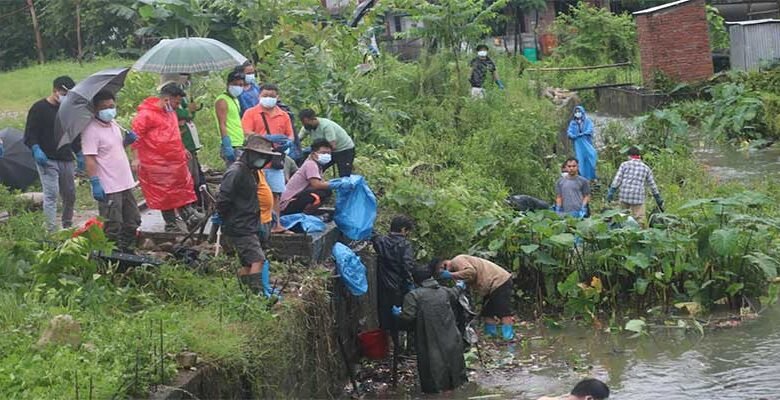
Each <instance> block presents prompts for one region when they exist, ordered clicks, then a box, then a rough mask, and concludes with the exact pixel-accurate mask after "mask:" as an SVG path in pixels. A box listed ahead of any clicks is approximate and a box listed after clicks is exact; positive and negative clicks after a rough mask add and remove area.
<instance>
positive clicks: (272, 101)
mask: <svg viewBox="0 0 780 400" xmlns="http://www.w3.org/2000/svg"><path fill="white" fill-rule="evenodd" d="M260 105H261V106H263V107H264V108H274V107H276V97H261V98H260Z"/></svg>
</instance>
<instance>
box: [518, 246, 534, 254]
mask: <svg viewBox="0 0 780 400" xmlns="http://www.w3.org/2000/svg"><path fill="white" fill-rule="evenodd" d="M538 249H539V245H538V244H526V245H523V246H520V250H523V253H525V254H531V253H533V252H535V251H536V250H538Z"/></svg>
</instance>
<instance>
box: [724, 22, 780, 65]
mask: <svg viewBox="0 0 780 400" xmlns="http://www.w3.org/2000/svg"><path fill="white" fill-rule="evenodd" d="M727 24H728V25H729V40H730V42H731V43H730V44H731V50H730V53H731V54H730V58H731V69H735V70H741V71H746V70H752V71H755V70H757V69H758V68H759V66H760V65H761V63H762V62H766V61H773V60H777V59H780V19H760V20H755V21H739V22H727Z"/></svg>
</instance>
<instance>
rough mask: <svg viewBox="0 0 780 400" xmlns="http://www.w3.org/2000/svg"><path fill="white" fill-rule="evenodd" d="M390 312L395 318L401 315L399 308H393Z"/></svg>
mask: <svg viewBox="0 0 780 400" xmlns="http://www.w3.org/2000/svg"><path fill="white" fill-rule="evenodd" d="M391 312H392V313H393V315H395V316H396V317H397V316H399V315H401V307H399V306H393V308H392V309H391Z"/></svg>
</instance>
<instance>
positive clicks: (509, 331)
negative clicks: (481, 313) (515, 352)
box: [493, 324, 515, 340]
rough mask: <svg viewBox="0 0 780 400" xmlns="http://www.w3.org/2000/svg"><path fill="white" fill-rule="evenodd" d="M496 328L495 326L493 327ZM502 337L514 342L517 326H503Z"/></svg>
mask: <svg viewBox="0 0 780 400" xmlns="http://www.w3.org/2000/svg"><path fill="white" fill-rule="evenodd" d="M493 326H495V325H493ZM501 337H502V338H503V339H504V340H512V339H514V338H515V326H514V325H512V324H501Z"/></svg>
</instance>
